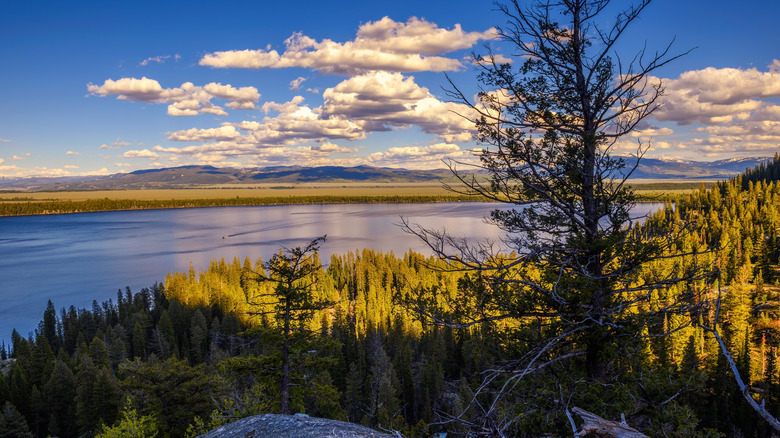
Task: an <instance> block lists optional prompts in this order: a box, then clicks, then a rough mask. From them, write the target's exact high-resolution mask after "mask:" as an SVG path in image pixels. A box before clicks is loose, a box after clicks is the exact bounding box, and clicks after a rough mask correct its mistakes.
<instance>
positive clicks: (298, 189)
mask: <svg viewBox="0 0 780 438" xmlns="http://www.w3.org/2000/svg"><path fill="white" fill-rule="evenodd" d="M702 183H704V185H705V187H710V186H711V185H712V184H713V181H696V182H691V181H667V180H639V181H636V182H634V184H633V186H634V188H635V189H636V191H637V194H639V195H640V196H642V197H645V198H651V199H656V198H657V199H664V198H667V197H669V196H670V195H678V194H685V193H689V192H691V191H694V190H698V189H699V187H700V186H701V184H702ZM452 195H455V194H454V193H452V192H449V191H447V190H446V189H445V188H444V187H442V185H441V183H439V182H426V183H358V182H347V183H294V184H266V185H257V184H254V185H245V186H242V185H224V186H212V187H202V188H189V189H147V190H142V189H133V190H97V191H61V192H3V193H0V202H3V201H4V202H46V201H74V202H79V201H86V200H96V199H111V200H139V201H149V200H185V199H188V200H198V199H232V198H272V197H273V198H296V197H358V196H360V197H376V198H377V201H379V202H381V198H383V197H387V196H423V197H437V196H452ZM291 201H292V202H291V203H294V201H293V199H291Z"/></svg>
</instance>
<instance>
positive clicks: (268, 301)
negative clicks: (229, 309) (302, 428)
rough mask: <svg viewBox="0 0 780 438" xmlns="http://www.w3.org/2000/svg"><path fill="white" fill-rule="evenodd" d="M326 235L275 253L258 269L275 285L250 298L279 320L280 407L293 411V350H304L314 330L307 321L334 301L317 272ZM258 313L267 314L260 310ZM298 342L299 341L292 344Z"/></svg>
mask: <svg viewBox="0 0 780 438" xmlns="http://www.w3.org/2000/svg"><path fill="white" fill-rule="evenodd" d="M323 241H325V237H319V238H317V239H314V240H313V241H311V242H310V243H309V244H308V245H306V247H296V248H293V249H288V250H286V251H283V252H280V253H278V254H274V255H273V256H272V257H271V258H270V259H269V260H268V262H267V263H266V264H265V265H264V269H265V272H255V274H256V277H257V279H258V280H259V281H261V282H263V283H269V284H271V285H272V287H273V289H272V290H271V291H270V292H268V293H262V294H259V295H256V296H254V297H251V298H250V300H249V301H250V302H251V303H252V304H253V305H255V306H257V307H260V309H263V308H271V309H273V310H272V311H271V313H273V314H274V315H275V317H276V324H277V327H278V330H279V334H280V335H281V341H280V343H281V364H282V372H281V378H280V385H279V394H280V411H281V413H283V414H290V413H292V408H291V405H290V396H291V394H290V391H291V386H292V383H293V382H292V372H293V370H292V366H293V364H292V362H293V360H294V357H293V353H294V350H295V351H299V352H300V351H301V349H302V347H303V346H304V345H306V344H308V343H310V342H311V341H312V339H313V336H312V335H313V334H312V333H311V332H309V331H308V330H307V328H308V327H307V324H308V323H309V321H311V319H312V317H313V316H314V313H315V312H316V311H318V310H322V309H325V308H327V307H330V306H332V305H333V303H332V302H331V301H328V300H324V299H322V298H321V297H320V292H319V290H318V289H317V287H318V281H317V280H318V276H319V275H320V273H321V271H322V265H321V264H320V263H319V258H318V257H317V250H318V249H319V245H320V244H321V243H322V242H323ZM253 313H254V314H257V315H266V314H267V312H264V311H263V310H259V311H256V312H253ZM293 344H297V345H293Z"/></svg>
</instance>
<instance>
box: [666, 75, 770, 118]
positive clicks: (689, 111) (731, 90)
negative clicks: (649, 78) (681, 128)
mask: <svg viewBox="0 0 780 438" xmlns="http://www.w3.org/2000/svg"><path fill="white" fill-rule="evenodd" d="M662 83H663V84H664V86H665V93H664V96H663V100H662V106H661V108H659V109H658V110H657V111H656V112H655V113H654V114H653V116H654V117H655V118H656V119H658V120H668V121H674V122H677V123H678V124H680V125H686V124H691V123H701V124H705V125H716V124H722V123H730V122H732V121H735V120H747V119H748V118H750V116H751V113H753V112H754V111H756V110H758V109H760V108H761V107H763V106H765V105H766V102H765V101H763V99H768V98H777V97H780V72H778V71H769V72H760V71H758V70H757V69H755V68H751V69H746V70H745V69H735V68H722V69H716V68H712V67H708V68H706V69H703V70H694V71H688V72H685V73H683V74H681V75H680V77H679V78H677V79H666V80H663V81H662Z"/></svg>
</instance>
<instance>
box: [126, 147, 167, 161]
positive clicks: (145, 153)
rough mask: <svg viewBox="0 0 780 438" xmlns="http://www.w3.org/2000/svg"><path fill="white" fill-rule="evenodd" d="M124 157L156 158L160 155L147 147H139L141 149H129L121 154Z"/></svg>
mask: <svg viewBox="0 0 780 438" xmlns="http://www.w3.org/2000/svg"><path fill="white" fill-rule="evenodd" d="M122 156H123V157H124V158H150V159H156V158H159V157H160V155H159V154H157V153H155V152H152V151H150V150H149V149H141V150H130V151H127V152H125V153H124V154H122Z"/></svg>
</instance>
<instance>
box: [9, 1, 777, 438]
mask: <svg viewBox="0 0 780 438" xmlns="http://www.w3.org/2000/svg"><path fill="white" fill-rule="evenodd" d="M649 3H650V0H640V1H637V2H636V3H634V4H628V5H626V4H625V3H623V2H621V3H620V5H619V6H618V5H615V4H614V3H613V6H615V7H616V10H608V6H609V5H610V1H609V0H564V1H561V2H522V1H520V0H509V1H508V2H506V3H503V4H497V5H496V8H497V9H498V11H499V12H501V13H502V14H503V16H504V18H505V20H506V23H507V24H506V25H505V26H504V27H501V26H497V27H496V28H495V31H496V36H497V38H498V41H500V42H503V43H505V44H506V45H508V46H509V48H510V52H511V53H512V55H513V56H515V59H516V60H517V61H519V62H516V63H515V64H512V63H510V62H507V61H506V59H507V57H506V56H505V55H504V54H503V53H502V52H500V51H499V52H493V49H492V48H491V46H490V45H488V46H486V47H485V49H486V50H487V54H486V55H475V56H474V59H473V64H474V66H475V68H476V69H477V70H478V72H479V73H478V76H477V77H478V80H479V83H480V85H479V90H480V91H479V92H478V93H477V95H476V97H475V96H473V95H472V94H471V93H470V92H468V93H467V92H465V91H461V90H460V89H458V88H457V85H456V84H454V83H451V85H452V88H451V89H449V90H447V92H448V94H449V97H450V98H451V99H452V100H455V101H458V102H460V103H462V104H464V105H466V107H467V108H468V111H469V112H468V114H461V115H462V116H463V117H467V118H469V119H470V120H472V121H474V123H475V131H476V134H475V140H477V142H478V143H479V144H480V149H478V150H475V151H474V153H475V155H476V157H475V158H476V160H475V161H470V162H467V163H463V162H456V161H448V162H445V164H446V165H447V166H448V167H449V169H450V170H451V171H452V174H453V177H454V179H455V180H456V181H455V182H453V183H452V184H445V188H447V189H449V190H451V191H452V192H453V193H454V195H453V196H458V197H459V196H464V197H467V198H472V199H473V198H476V199H484V200H488V201H493V202H497V203H505V204H510V205H511V206H513V208H512V209H496V210H493V211H492V212H491V213H490V214H489V216H487V217H486V221H487V222H489V223H491V224H493V225H495V226H497V227H498V228H499V229H500V230H502V231H503V232H505V238H504V239H503V240H502V241H501V242H500V244H499V242H467V241H464V240H462V239H459V238H457V237H456V236H451V235H449V234H447V232H446V230H437V229H426V228H422V227H419V226H416V225H415V224H413V223H405V224H404V226H405V229H406V231H408V232H410V233H412V234H414V235H416V236H417V237H419V238H420V239H421V240H422V241H424V242H425V243H426V244H427V245H428V247H429V248H430V249H431V252H432V254H434V255H433V256H423V255H421V254H415V253H407V254H403V255H396V254H392V253H390V254H388V253H383V252H381V250H379V249H377V250H370V249H364V250H362V251H358V252H354V253H347V254H342V255H336V256H333V257H331V258H330V259H329V260H324V261H323V260H320V258H319V256H318V253H317V250H318V248H319V247H320V245H321V244H322V242H323V241H324V240H325V239H326V236H321V237H318V238H315V239H314V240H312V241H311V242H309V243H308V244H305V245H303V246H301V247H295V248H280V249H279V251H278V252H277V253H274V254H258V258H256V259H246V260H214V261H213V262H212V263H211V265H210V266H209V267H208V268H207V269H205V270H204V271H202V272H196V271H195V269H194V268H190V269H189V271H188V272H172V273H169V274H168V275H167V276H166V278H165V280H164V282H163V283H160V284H155V285H152V286H151V287H149V288H146V289H143V290H141V291H138V292H135V293H134V292H133V291H130V290H124V291H121V290H120V291H119V292H118V293H117V295H116V300H115V301H114V300H113V299H111V300H107V301H105V302H103V303H98V302H94V303H93V306H92V308H91V309H76V308H74V307H72V306H71V307H57V306H63V304H64V305H67V303H57V306H55V304H54V303H52V302H49V303H48V304H47V305H46V308H45V310H44V311H43V316H42V319H41V322H40V324H39V326H38V328H37V330H35V332H34V333H31V334H30V335H29V336H27V337H25V336H23V335H21V334H20V333H18V332H16V331H14V332H13V333H12V335H11V342H10V345H2V348H0V359H1V360H2V364H3V367H2V372H1V373H0V406H2V412H1V415H0V436H15V437H30V436H35V437H44V436H60V437H81V436H83V437H88V436H96V437H118V436H139V437H152V436H157V437H189V436H197V435H199V434H201V433H203V432H206V431H208V430H211V429H213V428H214V427H217V426H219V425H222V424H225V423H228V422H231V421H233V420H236V419H239V418H243V417H247V416H250V415H254V414H259V413H282V414H291V413H305V414H307V415H311V416H317V417H325V418H334V419H344V420H348V421H351V422H355V423H361V424H364V425H367V426H369V427H373V428H376V429H378V430H385V431H392V432H393V433H394V434H395V433H397V434H401V435H403V436H406V437H430V436H437V437H441V436H442V435H441V433H442V432H443V433H446V435H447V436H450V435H452V436H469V437H477V436H490V437H539V436H584V435H586V434H588V433H590V432H595V433H596V434H597V436H616V435H609V434H602V433H601V432H603V431H604V430H605V429H606V428H607V427H609V428H612V429H615V428H618V429H621V430H623V431H627V433H628V435H625V436H632V437H641V436H652V437H655V436H658V437H661V436H663V437H717V436H749V437H771V436H776V434H777V433H780V421H778V420H777V418H778V416H780V364H779V363H778V353H780V307H779V306H780V228H779V227H780V179H778V178H779V177H780V157H778V156H777V155H775V158H774V160H770V161H768V162H767V163H765V164H763V165H760V166H758V167H756V168H755V169H751V170H748V171H747V172H745V173H744V174H742V175H740V176H737V177H735V178H732V179H729V180H726V181H721V182H719V183H717V184H715V185H714V186H712V187H709V188H708V187H705V186H704V185H702V186H701V187H700V188H699V189H698V190H694V191H692V192H690V193H687V194H684V195H678V196H670V199H668V200H667V201H666V204H665V207H664V208H662V209H660V210H659V211H658V212H656V213H654V214H652V215H650V216H649V217H645V218H637V217H633V216H632V209H633V207H634V206H635V205H636V203H637V202H638V201H639V196H638V194H637V193H636V191H635V190H633V189H632V188H631V187H630V178H631V175H632V172H633V171H635V170H636V166H634V167H632V166H631V165H628V164H627V161H626V159H625V157H623V156H618V155H612V153H613V152H614V150H615V149H616V148H618V147H620V145H619V144H618V142H619V141H620V140H621V139H624V140H625V139H629V138H631V137H633V135H632V134H634V133H635V131H636V130H637V129H639V128H640V127H641V126H644V125H643V124H644V122H647V119H648V118H649V117H650V116H651V114H652V113H653V111H655V110H656V109H658V108H659V107H660V105H661V100H660V99H661V98H662V96H663V92H664V88H663V87H664V84H663V83H662V82H659V80H658V77H657V74H660V69H662V68H663V67H664V66H666V65H667V64H669V63H670V62H673V61H675V60H677V59H678V58H680V57H682V56H684V55H685V54H687V53H688V52H690V49H687V50H685V49H684V50H683V51H680V52H676V51H675V50H674V49H673V47H672V43H673V41H672V42H670V43H668V45H666V46H661V48H660V49H658V50H655V51H653V50H652V49H648V48H647V44H645V45H642V44H641V43H640V44H639V45H638V47H637V48H636V52H634V53H629V54H625V53H622V55H621V53H616V52H618V49H617V47H621V50H620V52H622V45H621V44H618V41H617V40H618V39H620V37H621V35H624V31H626V29H627V28H628V27H629V26H630V25H631V23H633V22H634V21H635V20H637V19H638V18H639V16H640V15H641V13H642V11H643V10H644V9H645V7H646V6H647V5H648V4H649ZM600 14H612V15H611V17H612V18H609V19H606V20H605V19H604V18H603V17H598V16H599V15H600ZM616 145H618V146H616ZM636 148H637V149H636V155H635V157H636V158H637V159H640V158H641V157H642V156H643V155H644V154H645V153H646V152H648V151H649V150H650V145H648V144H643V143H642V142H641V141H640V142H638V143H637V146H636ZM635 161H636V160H635ZM464 168H465V169H471V171H470V172H469V171H468V170H464ZM28 205H29V206H30V208H32V205H31V204H28ZM64 208H65V207H63V209H64ZM67 208H73V206H68V207H67ZM100 208H103V207H100ZM105 208H108V207H105ZM126 208H134V207H133V206H132V205H131V206H129V207H126ZM57 211H60V210H57ZM22 213H23V212H20V213H18V214H22ZM261 257H265V258H261ZM605 425H606V426H605ZM620 436H624V435H620Z"/></svg>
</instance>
